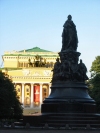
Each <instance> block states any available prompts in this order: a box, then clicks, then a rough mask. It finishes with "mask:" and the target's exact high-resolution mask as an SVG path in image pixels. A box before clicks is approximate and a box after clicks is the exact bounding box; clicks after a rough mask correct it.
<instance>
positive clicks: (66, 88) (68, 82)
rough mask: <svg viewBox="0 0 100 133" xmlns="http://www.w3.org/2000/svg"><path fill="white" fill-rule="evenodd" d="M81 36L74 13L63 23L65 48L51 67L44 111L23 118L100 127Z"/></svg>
mask: <svg viewBox="0 0 100 133" xmlns="http://www.w3.org/2000/svg"><path fill="white" fill-rule="evenodd" d="M77 47H78V36H77V30H76V26H75V24H74V22H73V21H72V16H71V15H68V19H67V21H66V22H65V23H64V25H63V32H62V48H61V51H60V52H59V53H58V54H59V58H57V59H56V63H55V65H54V68H53V70H52V72H53V77H52V80H51V93H50V95H49V97H47V98H46V99H45V100H44V101H43V103H42V105H41V114H40V115H38V117H37V116H33V117H32V116H30V117H25V118H24V121H25V122H27V121H28V122H29V121H30V124H32V123H33V125H35V126H41V125H42V126H44V127H45V126H46V127H48V128H49V127H50V126H51V127H64V128H65V129H69V127H84V128H90V127H91V126H92V127H93V128H96V127H97V128H98V127H100V114H97V113H96V103H95V101H94V100H93V99H92V98H91V97H90V96H89V94H88V86H87V85H86V83H85V81H86V80H88V77H87V75H86V73H87V68H86V66H85V64H84V63H83V61H82V59H79V56H80V55H81V53H80V52H78V51H77Z"/></svg>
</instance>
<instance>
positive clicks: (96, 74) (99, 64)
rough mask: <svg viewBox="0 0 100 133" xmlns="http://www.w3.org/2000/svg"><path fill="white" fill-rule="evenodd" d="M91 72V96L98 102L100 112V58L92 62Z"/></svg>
mask: <svg viewBox="0 0 100 133" xmlns="http://www.w3.org/2000/svg"><path fill="white" fill-rule="evenodd" d="M90 72H91V78H90V80H89V94H90V96H91V97H92V98H93V99H94V100H95V101H96V104H97V110H98V112H100V56H97V57H96V58H95V60H94V61H93V62H92V66H91V69H90Z"/></svg>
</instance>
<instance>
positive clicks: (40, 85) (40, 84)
mask: <svg viewBox="0 0 100 133" xmlns="http://www.w3.org/2000/svg"><path fill="white" fill-rule="evenodd" d="M41 104H42V83H40V108H41Z"/></svg>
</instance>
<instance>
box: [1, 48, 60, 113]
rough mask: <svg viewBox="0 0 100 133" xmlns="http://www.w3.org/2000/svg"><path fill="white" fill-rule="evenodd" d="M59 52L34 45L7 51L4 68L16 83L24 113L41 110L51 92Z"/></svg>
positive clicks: (4, 56)
mask: <svg viewBox="0 0 100 133" xmlns="http://www.w3.org/2000/svg"><path fill="white" fill-rule="evenodd" d="M57 57H58V53H55V52H51V51H47V50H43V49H40V48H38V47H34V48H32V49H27V50H22V51H12V52H5V53H4V55H3V56H2V59H3V64H4V69H3V71H4V72H5V73H7V74H8V75H9V78H11V79H12V81H13V82H14V84H15V88H16V91H17V95H18V98H19V101H20V102H21V103H22V106H23V108H24V110H23V114H33V113H36V112H41V104H42V102H43V100H44V99H45V98H46V97H48V95H49V94H50V91H51V89H50V86H51V83H50V82H51V79H52V69H53V66H54V63H55V61H56V59H57Z"/></svg>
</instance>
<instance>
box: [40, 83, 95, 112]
mask: <svg viewBox="0 0 100 133" xmlns="http://www.w3.org/2000/svg"><path fill="white" fill-rule="evenodd" d="M87 89H88V88H87V86H86V84H85V83H82V82H58V83H54V84H52V87H51V94H50V96H49V97H48V98H46V99H45V100H44V101H43V104H42V106H41V112H42V113H96V104H95V101H94V100H93V99H92V98H91V97H90V96H89V95H88V91H87Z"/></svg>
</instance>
